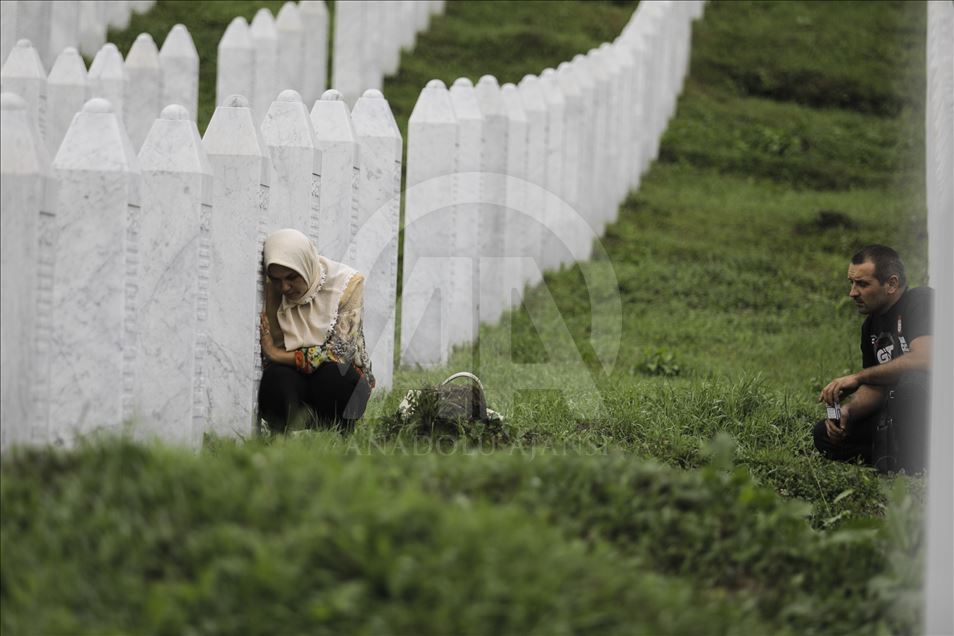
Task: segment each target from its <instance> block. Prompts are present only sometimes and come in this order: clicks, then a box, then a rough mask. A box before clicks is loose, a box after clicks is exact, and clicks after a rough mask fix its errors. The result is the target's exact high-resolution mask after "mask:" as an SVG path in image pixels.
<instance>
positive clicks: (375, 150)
mask: <svg viewBox="0 0 954 636" xmlns="http://www.w3.org/2000/svg"><path fill="white" fill-rule="evenodd" d="M351 119H352V122H353V123H354V129H355V133H356V134H357V138H358V144H359V146H360V152H359V155H360V163H361V169H360V177H359V180H358V224H357V227H358V231H357V233H356V234H355V236H354V237H353V239H352V247H353V250H352V251H353V254H354V256H353V259H352V263H351V264H352V266H353V267H355V268H356V269H357V270H358V271H360V272H362V273H363V274H364V275H365V286H364V297H365V303H364V336H365V342H366V344H367V346H368V350H369V352H370V355H371V368H372V370H373V372H374V377H375V379H376V380H377V388H379V389H382V390H385V391H386V390H388V389H390V388H391V385H392V383H393V378H394V326H395V322H394V321H395V312H396V309H397V274H398V272H397V257H398V232H399V230H400V212H401V155H402V150H403V141H402V139H401V131H400V130H399V129H398V125H397V122H396V121H395V120H394V115H393V114H392V113H391V107H390V106H389V105H388V102H387V100H386V99H384V96H383V95H382V94H381V92H380V91H377V90H374V89H370V90H367V91H365V93H364V95H363V96H362V97H360V98H359V99H358V101H357V103H355V105H354V109H353V110H352V112H351Z"/></svg>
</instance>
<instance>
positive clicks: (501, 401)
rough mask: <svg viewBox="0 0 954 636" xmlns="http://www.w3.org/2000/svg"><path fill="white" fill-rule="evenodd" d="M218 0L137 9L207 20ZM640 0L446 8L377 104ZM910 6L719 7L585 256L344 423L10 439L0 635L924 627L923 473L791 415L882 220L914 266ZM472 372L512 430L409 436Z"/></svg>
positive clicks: (547, 44)
mask: <svg viewBox="0 0 954 636" xmlns="http://www.w3.org/2000/svg"><path fill="white" fill-rule="evenodd" d="M212 4H213V5H216V6H215V7H214V8H213V7H210V6H206V4H204V3H189V4H188V7H191V8H190V9H188V10H187V11H186V12H185V13H175V12H176V11H180V12H182V11H183V10H184V9H185V6H186V5H185V3H182V4H180V3H164V2H160V3H159V4H158V5H157V7H156V9H155V10H154V15H153V14H149V15H147V16H143V17H142V18H140V19H139V20H141V21H143V22H144V23H150V24H152V22H151V20H152V19H153V18H155V20H156V21H157V22H158V20H159V16H165V17H163V18H162V19H163V20H166V21H171V22H175V21H183V22H185V23H186V24H187V26H189V28H190V30H191V31H192V32H193V34H194V35H195V34H196V33H197V31H196V30H195V29H198V28H199V24H203V23H205V22H204V21H207V26H208V27H209V33H219V34H221V32H222V31H224V28H225V25H226V23H227V21H220V18H219V17H215V18H213V17H212V12H213V11H215V12H218V11H219V10H220V8H221V7H220V6H217V5H225V4H226V3H212ZM236 4H238V3H236ZM253 5H255V6H257V5H258V3H247V9H248V13H247V17H251V15H252V14H253V13H254V6H253ZM276 5H278V3H274V4H273V5H272V6H273V9H275V8H277V6H276ZM243 10H244V9H243ZM631 10H632V5H631V4H617V3H587V2H561V3H518V2H499V3H476V2H473V3H472V2H459V3H458V2H451V3H449V4H448V9H447V15H446V16H443V17H440V18H437V19H435V21H434V23H433V25H432V30H431V31H429V32H428V33H427V34H425V35H423V36H422V37H420V38H419V40H418V48H417V49H416V50H415V51H414V52H413V54H407V53H406V54H405V55H404V57H403V59H402V70H401V72H400V73H399V75H398V76H397V77H394V78H389V79H388V81H387V83H386V86H385V94H386V96H387V97H388V98H389V100H390V101H391V103H392V106H393V107H394V110H395V112H396V114H398V117H399V119H400V120H401V123H402V126H404V125H405V124H406V117H407V115H408V114H409V113H410V108H411V106H412V105H413V102H414V100H415V99H416V96H417V93H418V92H419V90H420V87H421V86H423V84H424V83H425V82H426V81H427V80H428V79H430V78H432V77H439V78H441V79H443V80H444V81H445V82H450V81H452V80H453V79H454V78H455V77H457V76H458V75H467V76H469V77H471V78H472V79H477V77H479V75H482V74H484V73H495V74H496V75H497V76H498V77H499V78H500V79H501V81H514V80H518V79H519V77H520V76H522V74H524V73H526V72H538V71H539V70H541V69H542V68H544V67H546V66H555V65H556V64H558V63H559V62H560V61H563V60H564V59H567V58H569V57H570V56H571V55H572V54H573V53H576V52H580V51H583V50H585V49H586V48H589V46H592V45H593V44H595V43H597V42H599V41H600V40H603V39H610V38H612V37H613V36H614V35H615V34H616V33H617V32H618V31H619V29H620V28H621V27H622V25H623V24H624V23H625V21H626V19H628V17H629V14H630V12H631ZM924 13H925V11H924V6H923V4H920V3H905V2H897V3H892V2H878V3H850V2H839V3H828V2H814V3H810V2H786V3H779V2H770V3H769V2H765V3H758V2H731V3H729V2H726V3H722V2H716V3H711V4H709V5H708V6H707V9H706V15H705V17H704V18H703V20H702V21H701V22H700V23H698V24H697V25H696V28H695V30H694V40H693V55H692V71H691V75H690V77H689V79H688V80H687V83H686V88H685V92H684V94H683V96H682V98H681V99H680V102H679V106H678V112H677V113H676V116H675V118H674V119H673V121H672V122H671V124H670V127H669V129H668V131H667V133H666V136H665V138H664V140H663V144H662V148H661V151H660V157H659V160H658V161H657V162H656V163H654V165H653V166H652V168H651V170H650V171H649V173H648V174H647V175H645V177H644V178H643V182H642V185H641V187H640V190H639V192H637V193H633V194H631V195H630V197H629V198H628V199H627V201H626V202H625V203H624V204H623V205H622V206H621V208H620V214H619V219H618V221H617V222H616V223H614V224H612V225H610V226H609V227H608V228H607V231H606V233H605V236H604V238H603V240H602V241H601V243H600V245H599V246H597V248H598V249H596V250H595V257H594V260H593V261H591V262H588V263H583V264H579V265H576V266H574V267H572V268H566V269H564V270H563V271H561V272H557V273H550V274H547V276H546V278H545V281H544V284H542V285H539V286H538V287H537V288H535V289H532V290H529V291H528V294H527V297H526V299H525V302H524V304H523V305H522V306H521V307H520V308H519V309H518V310H516V311H514V312H512V313H510V314H508V315H506V316H505V317H504V319H503V320H502V321H501V324H500V325H495V326H487V327H484V328H482V329H481V333H480V342H479V344H477V345H476V346H474V347H470V348H467V349H464V350H459V351H457V352H455V354H454V356H453V359H452V361H451V363H450V365H449V369H439V370H433V371H426V372H425V371H415V370H404V371H401V372H400V373H399V374H398V375H397V377H396V379H395V384H396V387H395V389H394V391H392V392H391V393H390V394H389V395H385V396H381V398H382V399H380V400H377V401H376V402H374V403H373V404H372V407H371V408H370V409H369V411H370V413H369V416H368V417H367V418H366V421H365V422H363V423H362V425H360V426H359V428H358V430H357V431H356V432H355V433H354V434H353V435H350V436H347V437H342V436H339V435H338V434H337V433H332V432H318V433H314V434H306V435H302V436H298V437H293V438H289V439H279V440H269V439H264V440H255V441H251V442H248V443H242V444H236V443H231V442H224V441H221V440H209V443H208V445H207V447H206V448H205V449H203V451H202V452H201V453H199V454H194V453H191V452H182V451H178V450H174V449H167V448H163V447H157V446H146V445H142V444H134V443H131V442H125V441H122V440H113V441H108V440H107V441H99V440H93V441H91V442H90V444H88V445H87V446H84V447H83V448H80V449H78V450H76V451H73V452H63V451H39V452H20V453H16V454H14V455H12V456H11V457H8V458H5V459H4V461H3V464H2V465H0V475H2V480H0V509H2V520H0V554H2V561H0V601H2V616H0V626H2V628H3V631H4V632H5V633H6V632H9V633H71V634H72V633H89V634H100V633H169V634H181V633H235V632H237V631H241V632H243V633H250V634H254V633H262V634H266V633H329V634H331V633H373V634H387V633H393V634H407V633H433V634H446V633H467V634H483V633H493V634H500V633H503V634H511V633H514V634H517V633H520V634H522V633H539V634H555V633H567V634H568V633H594V634H605V633H620V634H632V633H644V634H696V633H706V634H709V633H714V634H731V633H738V634H754V633H773V634H774V633H779V634H783V633H798V634H813V633H814V634H842V633H843V634H849V633H850V634H867V633H872V634H874V633H899V634H904V633H913V632H915V631H917V627H916V626H917V612H918V611H919V607H920V605H919V596H918V589H917V585H918V584H919V576H920V574H919V572H920V570H919V567H920V563H921V559H922V556H921V550H920V530H919V528H920V526H919V524H920V508H919V502H920V499H921V494H922V489H923V485H924V484H923V480H922V479H921V478H917V477H915V478H910V477H896V478H885V477H881V476H878V475H877V474H875V473H874V472H872V471H871V470H869V469H865V468H862V467H858V466H849V465H841V464H839V465H834V464H831V463H829V462H826V461H823V460H821V459H819V458H818V457H817V456H816V454H815V453H814V451H813V449H812V445H811V435H810V430H811V425H812V422H813V420H814V419H817V418H819V417H820V416H821V415H822V410H821V409H820V408H819V406H818V404H817V402H816V397H817V394H818V390H819V389H820V387H821V386H822V385H823V384H824V383H825V382H827V381H828V380H829V379H830V378H831V377H833V376H835V375H840V374H842V373H843V372H845V371H847V370H849V369H854V368H857V367H858V366H859V365H860V352H859V351H858V344H857V338H858V328H859V325H860V318H859V317H858V316H857V315H856V314H855V312H854V310H853V309H852V308H851V307H850V306H849V304H848V302H847V297H846V286H845V270H846V268H847V261H848V258H849V256H850V254H851V253H852V251H853V250H854V249H856V248H857V247H860V246H861V245H863V244H865V243H869V242H874V241H877V242H885V243H888V244H892V245H894V246H895V247H897V248H898V249H899V250H900V251H901V253H902V254H903V255H904V256H905V259H906V261H907V263H908V266H909V271H910V276H911V278H912V280H913V282H914V283H915V284H917V283H920V282H922V281H923V279H924V276H925V266H926V260H925V257H926V246H925V230H924V225H925V223H924V219H925V210H924V202H923V194H922V190H923V177H922V170H923V166H922V158H921V154H922V153H921V148H922V147H923V146H922V144H923V130H922V115H921V112H922V111H921V103H920V102H921V99H922V96H923V94H924V87H923V82H924V77H923V63H922V60H923V33H924ZM235 14H236V13H235V11H233V10H230V11H229V12H228V16H227V17H228V18H231V17H232V16H234V15H235ZM192 19H196V20H198V22H197V24H196V25H195V26H194V25H193V24H192V23H190V22H189V20H192ZM168 26H171V23H170V24H169V25H165V24H164V25H163V26H161V27H157V28H159V32H160V33H161V34H162V35H161V36H160V37H162V36H164V33H165V31H167V30H168ZM137 28H138V25H137V24H133V25H132V26H131V30H133V31H135V30H136V29H137ZM134 35H135V33H131V34H129V35H128V37H129V38H132V37H134ZM154 36H155V33H154ZM208 37H212V36H208ZM130 41H131V40H130ZM217 41H218V37H217V36H216V37H214V40H212V42H213V44H212V46H213V48H214V44H215V43H217ZM198 44H199V43H198V42H197V45H198ZM201 50H202V49H201V48H200V51H201ZM208 66H209V65H208V64H207V63H206V58H205V57H203V69H206V68H207V67H208ZM203 99H206V98H205V97H203ZM206 112H209V111H206ZM616 303H619V305H618V306H617V304H616ZM459 368H473V369H475V370H476V371H477V373H478V374H479V375H480V376H481V378H482V379H484V381H485V383H486V385H487V386H488V389H489V393H490V399H489V401H490V404H491V405H492V406H494V407H495V408H497V407H499V408H501V409H502V410H504V411H505V412H506V414H507V416H508V425H507V427H506V428H505V429H504V430H498V431H494V430H488V431H474V432H471V433H470V434H469V435H465V436H463V437H459V436H456V435H454V434H452V432H448V434H447V435H446V436H444V437H442V438H434V437H431V436H428V435H421V434H419V433H417V432H416V431H414V430H410V429H404V430H401V429H400V428H399V427H397V426H395V422H394V421H393V418H391V417H389V416H390V414H391V413H393V411H394V409H395V407H396V405H397V403H398V401H399V400H400V399H401V397H402V395H403V393H404V391H405V390H406V389H407V388H410V387H416V386H420V385H421V384H422V383H423V382H426V381H434V380H438V379H440V378H441V376H443V375H446V373H447V372H448V371H450V370H457V369H459ZM481 433H482V434H481Z"/></svg>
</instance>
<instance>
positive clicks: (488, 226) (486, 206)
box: [474, 75, 510, 323]
mask: <svg viewBox="0 0 954 636" xmlns="http://www.w3.org/2000/svg"><path fill="white" fill-rule="evenodd" d="M474 94H475V96H476V98H477V105H478V107H479V108H480V112H481V115H482V116H483V118H484V125H483V134H482V140H483V141H482V147H483V148H482V153H481V154H482V158H481V184H480V185H481V188H480V189H481V195H480V196H481V203H482V205H481V213H480V217H479V228H478V237H479V242H480V246H479V254H480V256H481V260H480V277H479V285H480V320H481V322H488V323H493V322H496V321H497V319H499V318H500V314H501V313H502V312H503V309H504V305H505V304H509V298H510V290H509V289H505V287H506V285H505V284H504V279H505V271H504V261H503V260H502V258H503V256H504V254H503V245H504V240H505V234H506V226H505V222H506V218H505V214H504V211H505V210H504V206H506V204H507V181H506V178H505V175H506V172H507V130H508V128H509V122H508V120H507V114H506V112H505V111H504V103H503V96H502V95H501V94H500V86H499V84H498V83H497V78H496V77H494V76H493V75H484V76H483V77H481V78H480V79H479V80H478V81H477V86H476V88H475V90H474Z"/></svg>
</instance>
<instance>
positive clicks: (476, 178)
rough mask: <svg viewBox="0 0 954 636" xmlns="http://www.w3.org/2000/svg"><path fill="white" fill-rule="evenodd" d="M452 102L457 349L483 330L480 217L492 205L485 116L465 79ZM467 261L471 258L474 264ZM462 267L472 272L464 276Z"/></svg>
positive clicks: (450, 308)
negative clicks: (486, 186)
mask: <svg viewBox="0 0 954 636" xmlns="http://www.w3.org/2000/svg"><path fill="white" fill-rule="evenodd" d="M450 98H451V104H452V105H453V106H454V115H455V116H456V117H457V172H456V176H455V182H454V191H453V195H454V208H453V215H454V232H455V235H456V236H455V239H456V240H455V244H454V245H455V251H456V253H457V255H458V256H460V257H461V259H460V260H455V261H453V262H452V263H451V264H450V269H449V273H450V276H451V278H452V279H453V281H454V284H453V286H452V288H451V297H450V299H449V301H450V303H449V306H448V311H449V312H450V315H452V316H455V317H456V316H460V317H461V318H462V319H461V320H455V321H454V322H453V323H450V324H449V325H448V327H449V328H450V329H451V332H450V339H451V345H457V344H461V343H470V342H474V341H475V340H476V338H477V330H478V328H479V325H480V319H481V314H482V312H481V309H480V301H481V295H480V287H481V286H480V260H481V256H482V254H481V252H480V248H481V241H480V217H481V216H482V215H484V214H485V213H486V211H487V208H488V207H489V206H487V205H485V197H484V190H483V185H484V183H483V173H484V161H483V145H484V116H483V114H482V113H481V112H480V105H479V104H478V103H477V92H476V91H475V90H474V85H473V83H472V82H471V81H470V80H469V79H467V78H466V77H459V78H457V79H456V80H454V84H453V85H452V86H451V87H450ZM463 259H469V260H470V262H469V263H468V262H465V261H464V260H463ZM462 268H466V269H467V270H469V271H463V270H462ZM468 274H469V276H468ZM465 280H470V281H472V285H467V286H465V285H463V284H461V282H462V281H465ZM468 316H470V318H467V317H468Z"/></svg>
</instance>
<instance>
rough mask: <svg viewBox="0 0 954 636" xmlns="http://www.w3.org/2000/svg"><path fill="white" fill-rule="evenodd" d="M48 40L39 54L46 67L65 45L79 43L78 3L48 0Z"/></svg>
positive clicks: (54, 59) (73, 45)
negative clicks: (44, 49) (45, 46)
mask: <svg viewBox="0 0 954 636" xmlns="http://www.w3.org/2000/svg"><path fill="white" fill-rule="evenodd" d="M49 4H50V41H49V44H48V46H47V48H46V51H44V52H43V53H42V55H41V56H40V57H41V58H42V59H43V65H44V66H45V67H46V68H50V67H51V66H53V63H54V62H55V61H56V58H57V57H58V56H59V55H60V53H61V52H62V51H63V49H65V48H66V47H74V48H75V47H76V46H77V45H79V10H80V8H79V3H78V2H50V3H49Z"/></svg>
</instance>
